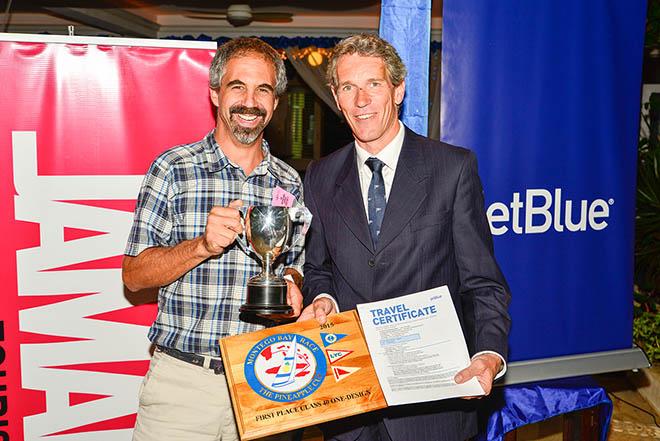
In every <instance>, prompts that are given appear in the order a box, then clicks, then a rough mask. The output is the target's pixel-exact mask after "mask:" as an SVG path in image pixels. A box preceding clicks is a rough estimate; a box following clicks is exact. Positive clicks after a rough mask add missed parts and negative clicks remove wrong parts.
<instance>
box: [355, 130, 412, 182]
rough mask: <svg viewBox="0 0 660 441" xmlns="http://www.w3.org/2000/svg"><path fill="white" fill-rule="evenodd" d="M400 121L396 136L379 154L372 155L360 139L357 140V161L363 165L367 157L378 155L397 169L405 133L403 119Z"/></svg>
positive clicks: (389, 165)
mask: <svg viewBox="0 0 660 441" xmlns="http://www.w3.org/2000/svg"><path fill="white" fill-rule="evenodd" d="M397 122H398V123H399V131H398V132H397V134H396V136H395V137H394V138H393V139H392V140H391V141H390V142H389V144H387V145H386V146H385V147H384V148H383V149H382V150H381V151H380V152H378V154H377V155H372V154H371V153H369V152H368V151H366V150H365V149H364V148H362V147H361V146H360V144H359V143H358V141H357V140H356V141H355V151H356V154H357V162H358V164H359V165H360V166H363V165H364V163H365V162H366V161H367V159H369V158H372V157H376V158H378V159H380V160H381V161H383V162H384V163H385V165H386V166H387V167H388V168H390V169H392V170H396V164H397V162H398V161H399V154H401V148H402V147H403V138H404V135H405V129H404V126H403V124H402V123H401V121H397Z"/></svg>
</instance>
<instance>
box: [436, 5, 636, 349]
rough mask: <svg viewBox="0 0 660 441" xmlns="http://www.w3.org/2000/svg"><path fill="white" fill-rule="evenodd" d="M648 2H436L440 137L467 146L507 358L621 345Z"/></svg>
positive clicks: (628, 294)
mask: <svg viewBox="0 0 660 441" xmlns="http://www.w3.org/2000/svg"><path fill="white" fill-rule="evenodd" d="M645 15H646V1H633V2H622V1H618V0H582V1H577V2H576V1H574V0H539V1H534V2H528V1H520V0H499V1H497V2H493V1H490V0H445V1H444V13H443V60H442V66H443V80H442V99H443V103H442V109H443V111H442V121H441V134H442V139H443V140H444V141H447V142H449V143H452V144H456V145H461V146H465V147H468V148H470V149H472V150H474V151H475V152H476V154H477V157H478V159H479V164H480V174H481V177H482V179H483V185H484V191H485V196H486V205H487V208H488V216H489V220H490V224H491V230H492V231H493V234H494V238H495V250H496V253H497V256H498V260H499V262H500V264H501V266H502V269H503V271H504V274H505V275H506V277H507V280H508V281H509V283H510V285H511V290H512V297H513V298H512V303H511V315H512V319H513V325H512V331H511V332H512V333H511V339H510V341H511V352H510V358H511V360H514V361H515V360H527V359H537V358H546V357H551V356H560V355H571V354H583V353H590V352H599V351H605V350H614V349H629V348H630V347H631V346H632V289H633V279H632V269H633V234H634V229H633V226H634V208H635V172H636V157H637V137H638V123H639V110H640V87H641V64H642V45H643V37H644V19H645Z"/></svg>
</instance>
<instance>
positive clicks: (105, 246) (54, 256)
mask: <svg viewBox="0 0 660 441" xmlns="http://www.w3.org/2000/svg"><path fill="white" fill-rule="evenodd" d="M31 37H33V39H37V40H38V39H39V38H43V39H46V38H48V37H45V36H31ZM11 38H20V37H19V36H14V37H10V36H4V37H2V39H3V40H5V39H11ZM90 40H91V41H94V43H89V42H86V40H85V39H70V40H69V41H70V42H71V43H75V44H62V43H45V42H39V41H33V42H26V41H0V71H1V72H2V77H3V80H2V82H1V83H0V97H1V98H2V99H1V100H0V115H1V116H0V155H2V156H1V158H0V213H1V214H0V216H1V217H0V228H1V230H2V231H3V240H2V241H0V268H1V269H0V271H1V274H2V281H3V291H2V294H1V296H2V308H0V349H1V350H2V353H3V354H4V355H5V356H4V357H0V396H2V397H4V398H3V400H4V399H6V401H5V403H6V406H5V408H6V409H8V412H7V413H6V414H4V415H2V416H0V439H10V440H12V441H17V440H23V439H25V440H36V439H45V438H42V437H45V436H49V439H52V440H57V439H60V437H59V436H63V437H64V436H65V435H70V434H77V435H76V436H77V437H76V439H79V440H94V441H97V440H106V439H107V440H130V439H131V435H132V427H133V424H134V422H135V410H136V409H137V391H138V387H139V385H140V382H141V381H142V376H143V375H144V373H145V372H146V370H147V367H148V360H149V352H148V349H149V345H148V341H147V339H146V331H147V327H148V325H150V323H151V321H152V320H153V316H154V312H155V307H154V305H153V304H148V305H142V306H132V304H131V301H132V302H133V303H135V302H139V299H138V298H137V297H131V294H129V293H127V292H125V291H124V287H123V284H122V282H121V270H120V266H121V258H122V255H123V250H124V246H125V243H126V237H127V235H128V231H129V229H130V225H131V221H132V217H133V208H134V204H135V200H134V199H135V198H136V197H137V192H138V189H139V185H140V182H141V180H142V176H143V174H144V173H145V171H146V170H147V168H148V166H149V164H150V163H151V161H152V160H153V159H154V157H155V156H156V155H157V154H158V153H160V152H161V151H163V150H164V149H166V148H168V147H170V146H172V145H175V144H179V143H183V142H191V141H193V140H196V139H200V138H201V137H202V136H204V134H205V133H206V132H207V131H208V130H210V129H211V128H212V126H213V114H212V107H211V103H210V100H209V98H208V89H207V84H208V66H209V64H210V62H211V59H212V56H213V53H214V50H213V49H210V48H211V47H214V46H215V45H214V44H207V45H203V44H199V43H196V46H195V48H183V47H182V48H173V47H147V45H153V44H156V45H158V44H160V43H157V42H156V43H154V42H149V41H147V40H142V41H141V40H135V41H133V42H132V43H131V45H130V46H120V45H115V42H116V40H113V39H99V38H95V39H90ZM168 45H169V46H171V45H170V44H169V43H163V44H162V46H168ZM181 45H182V46H183V43H182V44H181ZM189 46H190V45H189ZM127 297H128V298H127ZM129 300H131V301H129ZM3 372H4V373H5V374H4V375H3ZM4 423H6V424H4ZM4 435H7V436H8V438H7V437H6V436H5V437H3V436H4Z"/></svg>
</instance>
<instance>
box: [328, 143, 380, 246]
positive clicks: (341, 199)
mask: <svg viewBox="0 0 660 441" xmlns="http://www.w3.org/2000/svg"><path fill="white" fill-rule="evenodd" d="M335 188H336V191H335V194H334V196H333V202H334V204H335V208H336V209H337V212H338V213H339V215H340V216H341V217H342V219H343V220H344V223H345V224H346V226H347V227H348V228H349V229H350V230H351V232H352V233H353V235H355V237H356V238H357V239H358V240H359V241H360V242H361V243H362V245H364V246H365V247H366V248H367V249H369V250H370V251H371V252H373V251H374V246H373V243H372V241H371V234H370V233H369V225H368V224H367V215H366V213H365V212H364V202H363V199H362V192H361V190H360V178H359V177H358V171H357V165H356V161H355V148H354V147H353V148H351V149H348V155H347V158H346V161H345V162H344V166H343V168H342V169H341V171H340V172H339V173H338V174H337V183H336V187H335Z"/></svg>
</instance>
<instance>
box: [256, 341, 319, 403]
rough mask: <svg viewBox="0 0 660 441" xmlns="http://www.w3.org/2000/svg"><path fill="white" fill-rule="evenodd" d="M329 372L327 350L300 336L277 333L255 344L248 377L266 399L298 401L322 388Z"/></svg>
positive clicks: (258, 392) (257, 391)
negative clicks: (325, 353)
mask: <svg viewBox="0 0 660 441" xmlns="http://www.w3.org/2000/svg"><path fill="white" fill-rule="evenodd" d="M326 372H327V365H326V360H325V355H324V353H323V350H322V349H321V348H320V347H319V346H318V345H317V344H316V343H315V342H314V341H313V340H311V339H309V338H307V337H304V336H302V335H299V334H275V335H271V336H269V337H266V338H264V339H262V340H261V341H259V342H258V343H257V344H255V345H254V346H253V347H252V349H250V351H249V352H248V354H247V357H246V358H245V364H244V374H245V379H246V380H247V383H248V385H249V386H250V387H251V388H252V390H253V391H255V392H256V393H257V394H259V395H261V396H262V397H264V398H266V399H268V400H271V401H278V402H288V401H296V400H300V399H303V398H305V397H307V396H308V395H310V394H312V393H313V392H314V391H316V389H318V388H319V386H321V384H322V383H323V380H324V379H325V375H326Z"/></svg>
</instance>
